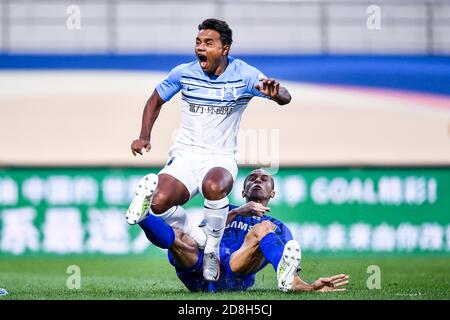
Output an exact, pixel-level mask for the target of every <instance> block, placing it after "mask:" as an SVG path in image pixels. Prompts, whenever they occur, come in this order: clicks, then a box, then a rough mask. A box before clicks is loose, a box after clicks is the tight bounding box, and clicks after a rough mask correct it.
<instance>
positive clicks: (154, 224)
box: [139, 214, 175, 249]
mask: <svg viewBox="0 0 450 320" xmlns="http://www.w3.org/2000/svg"><path fill="white" fill-rule="evenodd" d="M139 226H140V227H141V228H142V230H144V232H145V235H146V236H147V239H148V240H149V241H150V242H151V243H153V244H154V245H155V246H157V247H160V248H162V249H170V248H171V247H172V244H173V242H174V241H175V233H174V231H173V229H172V227H171V226H169V225H168V224H167V223H166V222H164V220H163V219H161V218H159V217H157V216H154V215H153V214H149V215H148V216H147V217H146V218H145V219H144V220H142V221H141V222H139Z"/></svg>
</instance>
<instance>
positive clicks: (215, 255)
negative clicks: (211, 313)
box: [126, 19, 291, 281]
mask: <svg viewBox="0 0 450 320" xmlns="http://www.w3.org/2000/svg"><path fill="white" fill-rule="evenodd" d="M198 30H199V32H198V34H197V37H196V44H195V54H196V56H197V60H195V61H193V62H190V63H186V64H181V65H179V66H177V67H175V68H174V69H172V70H171V71H170V73H169V74H168V75H167V77H166V78H165V79H164V80H163V81H162V82H161V83H159V84H158V85H157V86H156V89H155V90H154V92H153V94H152V95H151V97H150V98H149V100H148V101H147V104H146V106H145V108H144V112H143V116H142V126H141V132H140V136H139V138H138V139H136V140H134V141H133V142H132V144H131V150H132V153H133V155H135V156H136V154H137V153H139V154H141V155H142V151H143V150H146V151H149V150H150V147H151V145H150V139H151V132H152V128H153V124H154V123H155V121H156V118H157V117H158V114H159V112H160V110H161V107H162V105H163V104H164V103H165V102H167V101H169V100H170V99H171V98H172V97H173V96H174V95H175V94H176V93H177V92H179V91H181V106H182V109H181V112H182V115H181V126H180V132H179V135H178V137H177V140H176V142H175V143H174V145H173V146H172V148H171V150H170V152H169V160H168V162H167V164H166V166H165V167H164V168H163V169H162V170H161V171H160V172H159V175H158V176H157V177H156V178H155V177H153V176H151V177H147V178H146V179H143V180H141V181H140V182H139V186H140V187H139V188H138V189H137V191H136V194H135V196H134V197H133V200H132V202H131V204H130V207H129V209H128V211H127V213H126V219H127V222H128V223H129V224H137V223H139V222H140V221H142V219H144V218H145V217H146V215H147V214H151V215H155V216H157V217H159V218H161V219H163V220H164V221H165V222H167V223H168V224H169V225H171V226H174V227H182V228H183V230H185V232H186V233H187V234H188V235H189V236H190V237H191V238H192V239H194V241H195V242H197V244H198V245H199V246H200V247H202V248H203V247H204V255H203V258H204V266H205V267H204V268H203V271H204V274H203V275H204V278H205V279H206V280H209V281H217V280H218V279H219V264H220V260H219V258H220V257H219V244H220V240H221V238H222V236H223V232H224V227H225V221H226V218H227V215H228V205H229V202H228V194H229V193H230V191H231V189H232V187H233V182H234V180H235V178H236V175H237V171H238V168H237V164H236V155H237V134H238V129H239V123H240V120H241V117H242V114H243V112H244V110H245V108H246V107H247V104H248V103H249V101H250V100H251V99H252V97H254V96H257V97H264V98H268V99H271V100H273V101H275V102H276V103H278V104H279V105H283V104H287V103H289V102H290V100H291V96H290V94H289V92H288V91H287V89H286V88H284V87H282V86H280V83H279V82H277V81H276V80H274V79H269V78H267V77H265V76H264V75H263V73H262V72H261V71H259V70H258V69H256V68H254V67H252V66H250V65H248V64H247V63H245V62H244V61H242V60H239V59H234V58H233V57H230V56H229V55H228V54H229V52H230V46H231V43H232V31H231V29H230V28H229V26H228V25H227V23H226V22H224V21H220V20H217V19H207V20H205V21H203V22H202V23H201V24H200V25H199V26H198ZM149 179H150V180H149ZM199 192H200V193H201V194H202V195H203V197H204V213H205V219H206V226H205V227H204V228H203V230H202V229H200V228H199V227H198V226H195V225H193V224H192V223H191V222H190V220H189V217H188V216H187V215H186V212H185V210H184V209H183V207H181V206H182V205H183V204H185V203H186V202H188V201H189V200H190V199H191V198H192V197H194V196H195V195H196V194H197V193H199ZM143 206H144V207H145V208H148V210H142V207H143Z"/></svg>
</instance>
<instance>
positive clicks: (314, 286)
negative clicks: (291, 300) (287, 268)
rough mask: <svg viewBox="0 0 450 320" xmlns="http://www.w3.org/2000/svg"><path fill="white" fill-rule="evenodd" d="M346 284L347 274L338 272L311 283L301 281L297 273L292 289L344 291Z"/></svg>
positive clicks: (298, 290)
mask: <svg viewBox="0 0 450 320" xmlns="http://www.w3.org/2000/svg"><path fill="white" fill-rule="evenodd" d="M347 284H348V275H346V274H338V275H335V276H332V277H325V278H319V279H317V280H316V281H314V282H313V283H310V284H309V283H307V282H305V281H303V280H302V279H301V278H300V277H299V276H298V275H296V276H295V278H294V288H293V291H297V292H300V291H317V292H335V291H345V290H346V289H345V288H344V286H346V285H347Z"/></svg>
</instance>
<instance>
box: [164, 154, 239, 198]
mask: <svg viewBox="0 0 450 320" xmlns="http://www.w3.org/2000/svg"><path fill="white" fill-rule="evenodd" d="M215 167H221V168H224V169H226V170H228V172H230V174H231V175H232V177H233V180H234V181H235V180H236V176H237V173H238V166H237V163H236V160H235V159H234V157H223V156H217V155H199V154H195V153H191V152H187V151H182V150H177V151H175V152H172V153H171V154H170V159H169V161H168V162H167V164H166V166H165V167H164V168H163V169H162V170H161V171H160V172H159V174H161V173H165V174H169V175H171V176H172V177H174V178H176V179H177V180H179V181H181V182H182V183H183V184H184V185H185V187H186V189H187V190H188V191H189V194H190V198H191V199H192V198H193V197H194V196H195V195H196V194H197V193H199V192H200V193H201V194H202V195H203V193H202V182H203V178H204V177H205V175H206V174H207V173H208V171H209V170H210V169H212V168H215Z"/></svg>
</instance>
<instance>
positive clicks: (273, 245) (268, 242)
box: [259, 232, 284, 271]
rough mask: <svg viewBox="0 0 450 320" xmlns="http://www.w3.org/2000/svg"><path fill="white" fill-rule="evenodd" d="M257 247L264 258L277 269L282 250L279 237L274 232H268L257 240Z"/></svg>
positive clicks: (282, 244) (281, 242) (282, 245)
mask: <svg viewBox="0 0 450 320" xmlns="http://www.w3.org/2000/svg"><path fill="white" fill-rule="evenodd" d="M259 248H260V250H261V252H262V253H263V255H264V257H265V258H266V260H267V261H269V262H270V264H272V266H273V268H274V269H275V271H277V268H278V264H279V263H280V260H281V257H282V256H283V250H284V243H283V241H282V240H281V239H280V237H279V236H278V235H277V234H276V233H275V232H269V233H268V234H266V235H265V236H264V237H263V238H262V239H261V241H260V242H259Z"/></svg>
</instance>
